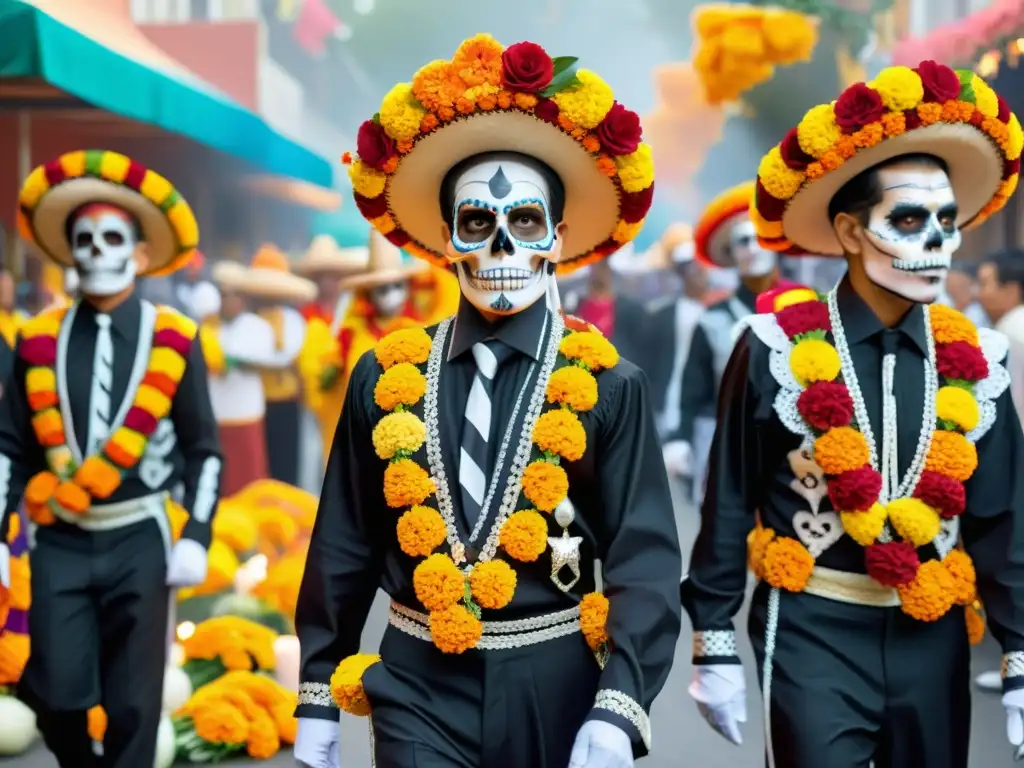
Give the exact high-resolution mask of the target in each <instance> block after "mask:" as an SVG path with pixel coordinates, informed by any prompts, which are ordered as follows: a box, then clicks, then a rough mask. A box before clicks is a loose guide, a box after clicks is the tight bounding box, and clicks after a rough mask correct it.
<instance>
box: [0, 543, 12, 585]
mask: <svg viewBox="0 0 1024 768" xmlns="http://www.w3.org/2000/svg"><path fill="white" fill-rule="evenodd" d="M0 587H3V588H4V589H10V588H11V550H10V549H9V548H8V547H7V545H6V544H0Z"/></svg>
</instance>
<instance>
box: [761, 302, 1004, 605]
mask: <svg viewBox="0 0 1024 768" xmlns="http://www.w3.org/2000/svg"><path fill="white" fill-rule="evenodd" d="M794 298H795V299H796V301H797V302H798V303H791V304H789V305H788V306H782V307H778V306H777V309H776V312H775V318H776V320H777V322H778V324H779V327H780V328H781V329H782V331H783V332H784V333H785V334H786V336H787V337H788V338H789V339H790V340H791V341H792V342H793V347H792V350H791V352H790V355H789V365H790V368H791V370H792V372H793V374H794V376H795V377H796V380H797V381H798V382H799V383H800V384H801V385H802V386H803V387H804V390H803V392H801V394H800V396H799V398H798V399H797V410H798V411H799V413H800V417H801V418H802V419H803V421H804V423H805V424H806V425H807V426H808V427H809V428H810V429H811V430H812V433H813V435H814V437H815V441H814V458H815V461H816V462H817V464H818V466H820V467H821V469H822V471H823V472H824V473H825V475H826V478H827V484H828V495H829V498H830V500H831V501H832V505H833V506H834V507H835V509H836V510H837V511H839V516H840V519H841V520H842V524H843V529H844V530H845V532H846V533H847V534H848V535H849V536H850V537H851V538H852V539H853V540H854V541H856V542H857V543H858V544H860V545H861V546H863V547H865V565H866V567H867V572H868V575H870V576H871V577H872V578H873V579H875V580H876V581H877V582H879V583H880V584H883V585H885V586H888V587H894V588H896V589H897V591H898V593H899V596H900V599H901V602H902V606H903V611H904V613H906V614H908V615H909V616H912V617H913V618H915V619H918V620H921V621H935V620H937V619H939V618H941V617H942V616H944V615H945V614H946V613H947V612H948V611H949V610H950V609H951V608H952V607H953V606H954V605H963V606H970V605H972V604H973V603H974V602H975V600H976V585H975V582H976V576H975V570H974V565H973V563H972V562H971V559H970V557H969V556H968V555H967V554H966V553H965V552H962V551H960V550H957V549H953V550H952V551H950V552H949V553H948V554H947V555H946V556H945V558H944V559H942V560H929V561H926V562H924V563H922V562H921V561H920V560H919V559H918V554H917V548H918V547H923V546H925V545H927V544H929V543H931V542H933V541H934V540H935V538H936V537H937V536H939V534H940V532H941V526H942V520H943V519H953V518H956V517H957V516H959V515H960V514H962V513H963V511H964V508H965V505H966V494H965V491H964V485H963V484H964V482H965V481H966V480H967V479H968V478H969V477H970V476H971V475H972V474H973V473H974V470H975V469H976V468H977V464H978V454H977V450H976V449H975V446H974V443H972V442H971V440H970V439H969V438H968V433H969V432H970V431H971V430H973V429H974V428H975V427H976V426H978V423H979V421H980V418H981V415H980V408H979V406H978V402H977V400H976V399H975V397H974V387H975V385H976V384H977V383H978V382H980V381H982V380H984V379H985V378H987V376H988V363H987V361H986V359H985V356H984V354H983V353H982V351H981V346H980V341H979V338H978V331H977V329H976V328H975V327H974V325H973V324H972V323H971V322H970V321H969V320H968V319H967V318H966V317H964V316H963V315H962V314H960V313H959V312H957V311H956V310H954V309H951V308H948V307H944V306H940V305H932V306H930V307H928V310H927V311H928V316H929V323H930V326H931V331H932V335H933V337H934V339H935V360H934V364H935V367H936V370H937V373H938V375H939V384H940V386H939V389H938V392H937V394H936V399H935V413H936V425H935V428H934V430H933V432H932V435H931V445H930V448H929V450H928V453H927V455H926V457H925V461H924V469H923V470H922V471H921V475H920V479H919V480H918V481H917V483H916V485H915V486H914V487H913V488H911V489H910V494H909V495H907V496H905V497H903V498H897V499H893V500H891V501H889V502H888V504H885V505H883V504H882V503H881V502H880V495H881V492H882V475H881V473H880V472H879V471H878V470H877V469H875V468H874V467H873V466H872V465H871V454H870V449H869V447H868V443H867V440H866V439H865V436H864V434H863V433H862V432H861V431H860V430H859V429H858V428H857V426H856V424H855V422H854V402H853V398H852V396H851V394H850V390H849V388H848V387H847V385H846V383H845V382H844V381H843V380H842V376H841V362H840V358H839V353H838V352H837V351H836V348H835V346H833V343H832V337H831V334H832V325H831V320H830V317H829V309H828V306H827V304H826V303H825V302H824V301H822V300H820V299H818V298H815V299H813V300H810V301H807V300H806V299H805V298H804V297H802V296H800V297H796V296H794ZM780 303H784V302H780ZM889 525H891V527H892V529H894V530H895V532H896V533H897V534H898V536H899V540H889V536H888V535H887V534H888V526H889ZM751 550H752V555H751V561H752V565H753V567H754V569H755V572H756V573H757V575H759V576H761V577H763V578H764V579H765V581H767V582H768V583H769V584H770V585H772V586H773V587H777V588H780V589H786V590H789V591H792V592H801V591H803V590H804V589H805V588H806V586H807V583H808V581H809V580H810V577H811V573H812V570H813V569H814V557H813V556H812V555H811V553H810V552H809V551H808V550H807V548H806V547H804V545H803V544H801V543H800V542H799V541H797V540H796V539H794V538H789V537H777V536H776V535H775V533H774V532H773V531H771V530H769V529H758V530H757V531H755V533H754V535H753V538H752V541H751Z"/></svg>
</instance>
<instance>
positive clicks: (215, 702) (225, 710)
mask: <svg viewBox="0 0 1024 768" xmlns="http://www.w3.org/2000/svg"><path fill="white" fill-rule="evenodd" d="M192 724H193V725H194V727H195V729H196V735H197V736H198V737H199V738H201V739H202V740H203V741H208V742H210V743H211V744H232V745H238V746H241V745H242V744H245V742H246V739H248V737H249V718H247V717H246V716H245V713H244V712H242V710H240V709H239V708H238V707H236V706H234V705H233V704H231V703H230V702H228V701H225V700H223V699H220V698H217V699H210V700H207V701H204V702H202V703H201V704H199V705H197V706H196V707H195V709H194V710H193V712H192Z"/></svg>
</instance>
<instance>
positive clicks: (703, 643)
mask: <svg viewBox="0 0 1024 768" xmlns="http://www.w3.org/2000/svg"><path fill="white" fill-rule="evenodd" d="M738 654H739V652H738V650H737V648H736V633H735V632H734V631H733V630H731V629H712V630H708V631H707V632H694V633H693V657H694V658H695V659H699V658H701V657H704V656H737V655H738Z"/></svg>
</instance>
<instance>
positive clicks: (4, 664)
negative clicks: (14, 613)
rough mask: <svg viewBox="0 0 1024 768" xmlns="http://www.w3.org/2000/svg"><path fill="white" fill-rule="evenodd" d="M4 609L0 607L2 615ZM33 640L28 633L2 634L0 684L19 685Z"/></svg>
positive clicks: (0, 615)
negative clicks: (31, 640)
mask: <svg viewBox="0 0 1024 768" xmlns="http://www.w3.org/2000/svg"><path fill="white" fill-rule="evenodd" d="M2 616H3V609H0V617H2ZM30 651H31V642H30V640H29V637H28V635H23V634H21V633H20V632H11V631H9V630H8V631H5V632H4V633H3V634H2V635H0V685H17V684H18V682H19V681H20V680H21V675H22V673H23V672H24V671H25V665H26V664H27V663H28V657H29V652H30Z"/></svg>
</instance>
